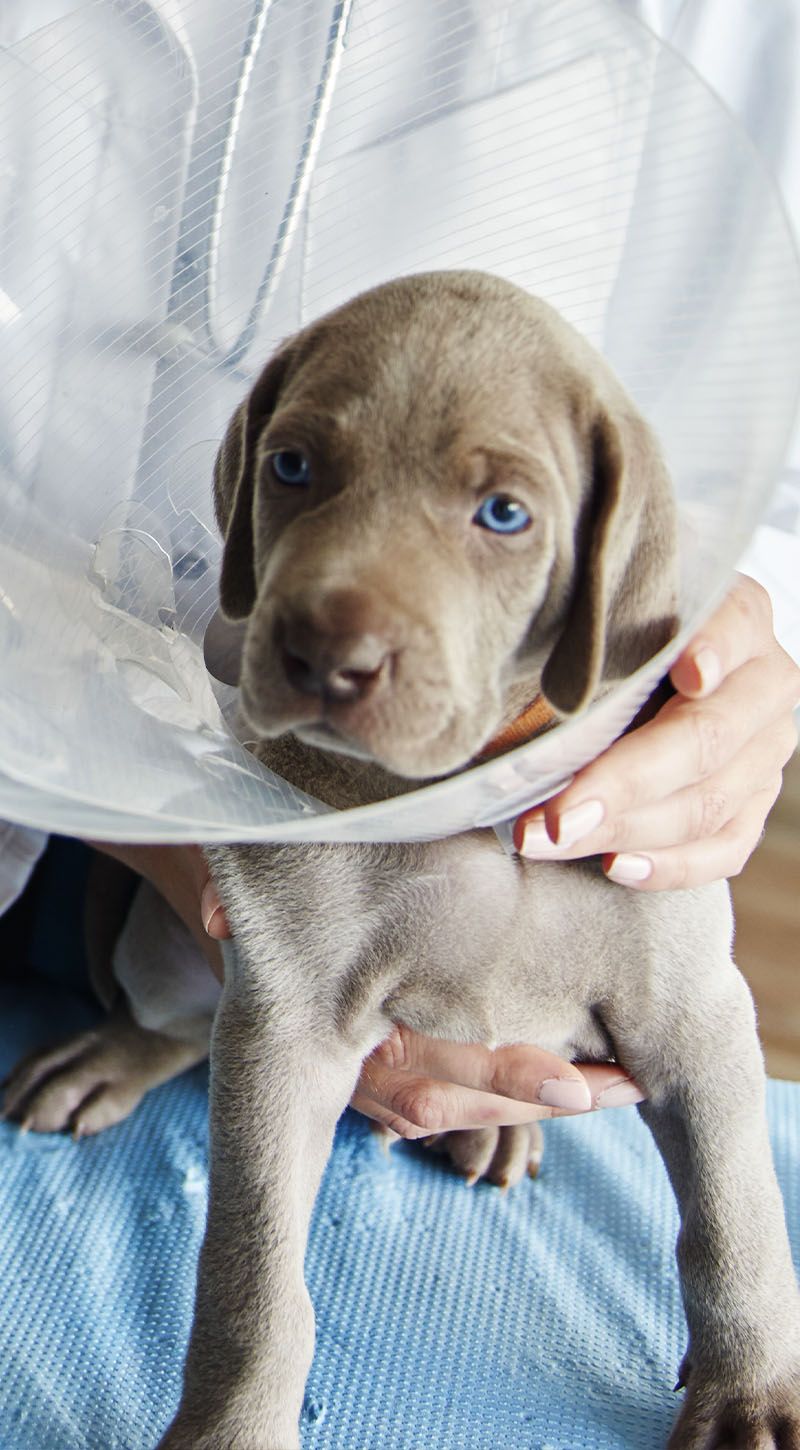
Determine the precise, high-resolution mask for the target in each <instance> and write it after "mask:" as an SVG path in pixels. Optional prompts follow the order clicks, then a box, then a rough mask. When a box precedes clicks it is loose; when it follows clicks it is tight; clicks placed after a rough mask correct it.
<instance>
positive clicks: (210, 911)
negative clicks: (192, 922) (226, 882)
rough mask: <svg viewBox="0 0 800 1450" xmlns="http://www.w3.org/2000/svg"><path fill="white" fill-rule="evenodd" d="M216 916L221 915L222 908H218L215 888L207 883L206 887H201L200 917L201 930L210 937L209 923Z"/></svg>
mask: <svg viewBox="0 0 800 1450" xmlns="http://www.w3.org/2000/svg"><path fill="white" fill-rule="evenodd" d="M217 915H220V916H221V915H222V907H221V906H220V903H219V898H218V896H217V893H216V889H215V887H213V886H212V885H211V882H209V883H208V885H207V886H204V887H203V892H202V895H201V897H200V916H201V918H202V922H203V930H204V931H205V932H206V934H207V935H208V936H210V935H211V931H210V927H211V923H212V921H213V920H214V918H215V917H216V916H217Z"/></svg>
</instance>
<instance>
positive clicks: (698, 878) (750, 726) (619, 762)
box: [514, 574, 800, 891]
mask: <svg viewBox="0 0 800 1450" xmlns="http://www.w3.org/2000/svg"><path fill="white" fill-rule="evenodd" d="M670 678H671V680H672V683H673V685H674V687H675V689H676V691H677V694H675V695H674V696H673V697H672V698H671V699H670V700H668V701H667V703H666V704H665V705H664V706H663V707H662V709H661V710H660V711H659V712H658V714H657V715H656V716H655V717H654V718H653V719H652V720H650V721H649V722H648V723H647V724H646V725H642V726H641V727H639V728H638V729H636V730H632V731H631V732H630V734H628V735H624V736H623V737H622V738H621V739H620V740H617V741H616V742H615V743H614V744H613V745H612V746H611V747H610V748H609V749H608V750H607V751H605V753H604V754H603V755H601V756H599V757H598V758H597V760H595V761H593V762H592V763H591V764H590V765H588V766H586V768H585V769H584V770H581V771H580V772H579V773H578V774H577V775H576V776H575V778H574V780H573V781H572V782H571V783H570V784H569V786H567V787H566V789H565V790H563V791H561V792H560V793H559V794H558V795H556V796H553V797H552V798H551V799H550V800H549V801H547V802H545V804H544V805H543V806H537V807H536V809H535V810H532V811H528V812H526V813H525V814H524V815H522V816H520V817H519V819H518V820H517V822H516V823H515V827H514V841H515V845H516V846H517V849H518V850H519V851H520V854H521V855H523V856H526V857H528V858H531V859H537V860H547V861H551V860H555V861H563V860H572V859H574V858H575V857H580V856H594V855H600V854H602V855H603V868H604V870H605V872H606V874H607V875H608V876H609V877H610V878H611V880H612V881H616V882H618V883H620V884H621V885H624V886H632V887H635V888H636V889H638V890H643V891H661V890H672V889H674V888H676V887H683V886H703V885H705V884H706V883H707V882H709V881H715V880H718V879H719V878H720V877H724V876H735V875H737V874H738V873H739V872H740V871H741V869H742V867H743V866H744V864H745V862H746V861H747V859H748V857H749V856H750V854H751V852H752V851H753V850H754V848H755V847H756V845H757V844H758V841H759V839H760V837H761V832H762V830H763V827H764V822H765V820H766V817H767V814H768V812H769V810H770V808H771V807H772V805H773V804H774V801H775V799H776V796H777V795H778V792H779V790H780V787H781V779H782V771H783V767H784V765H785V764H786V762H787V760H788V759H789V757H790V755H791V754H792V751H793V750H794V747H795V745H796V743H797V730H796V727H795V724H794V720H793V716H792V711H793V709H794V707H795V706H796V705H797V704H798V702H799V701H800V670H798V668H797V666H796V665H795V664H794V662H793V661H792V660H791V659H790V657H789V656H788V655H787V654H786V652H785V651H784V650H783V649H781V647H780V645H779V644H778V642H777V640H776V639H775V635H774V633H773V629H772V607H771V605H770V600H769V596H768V594H767V593H766V591H765V590H764V589H762V588H761V586H760V585H759V584H756V583H755V582H754V581H753V580H752V579H749V578H747V577H746V576H745V575H741V574H740V575H738V576H737V580H736V583H735V584H734V586H733V588H732V589H731V591H730V593H729V594H728V595H727V596H726V598H725V599H724V600H723V602H722V604H721V605H720V606H719V608H718V609H717V610H716V611H715V613H714V614H713V615H712V616H711V618H710V619H709V620H708V621H707V622H706V624H705V625H704V626H703V628H702V629H701V630H700V631H699V632H698V634H696V635H695V637H694V639H693V640H692V641H691V643H690V644H689V645H688V646H687V647H686V649H685V650H684V651H683V654H682V655H681V656H680V658H679V659H678V660H677V662H676V663H675V665H674V666H673V668H672V670H671V671H670Z"/></svg>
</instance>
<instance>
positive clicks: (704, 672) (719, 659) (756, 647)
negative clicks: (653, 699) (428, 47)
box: [670, 574, 775, 699]
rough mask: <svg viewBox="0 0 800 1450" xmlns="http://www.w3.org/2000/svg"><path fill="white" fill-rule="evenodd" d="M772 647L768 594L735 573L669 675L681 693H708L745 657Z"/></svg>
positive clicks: (747, 657)
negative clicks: (726, 592) (726, 590)
mask: <svg viewBox="0 0 800 1450" xmlns="http://www.w3.org/2000/svg"><path fill="white" fill-rule="evenodd" d="M774 646H775V636H774V633H773V627H772V604H771V602H770V597H769V595H768V593H767V591H766V589H763V588H762V586H761V585H760V584H757V583H756V581H755V580H754V579H750V578H748V576H747V575H746V574H739V575H737V578H736V582H735V583H734V585H733V587H732V589H731V590H730V592H729V593H728V594H727V595H726V596H725V598H724V599H723V601H722V603H721V604H720V605H719V607H718V608H717V609H716V610H715V611H714V613H713V614H712V615H711V617H710V618H709V619H708V620H706V623H705V624H704V625H703V627H702V629H700V630H698V632H697V634H696V635H695V636H694V638H693V639H692V640H690V642H689V644H688V645H687V646H686V649H685V650H684V651H683V653H682V654H681V655H680V656H679V658H678V659H677V660H676V662H675V664H674V665H673V667H672V669H671V671H670V678H671V680H672V683H673V685H674V686H675V688H676V690H678V691H679V692H680V693H681V694H683V695H688V696H691V697H692V698H695V699H696V698H700V697H702V696H705V695H709V694H711V693H712V692H713V691H714V690H715V689H716V688H717V686H718V685H719V684H720V682H721V681H722V680H723V679H725V678H726V676H727V675H729V674H731V673H732V672H733V670H735V669H738V668H739V666H740V665H742V664H744V663H745V662H746V661H747V660H749V659H752V658H753V657H754V656H756V655H760V654H765V653H766V652H768V651H769V650H770V649H771V648H774Z"/></svg>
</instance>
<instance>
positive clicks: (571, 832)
mask: <svg viewBox="0 0 800 1450" xmlns="http://www.w3.org/2000/svg"><path fill="white" fill-rule="evenodd" d="M604 815H605V806H604V805H603V802H602V801H583V802H582V803H581V805H579V806H572V807H571V808H570V810H568V811H565V812H564V814H563V816H561V817H560V819H559V822H558V844H559V846H574V845H575V842H576V841H582V840H583V838H584V836H588V835H589V832H590V831H593V830H594V829H595V827H596V826H599V825H600V822H601V821H602V819H603V816H604Z"/></svg>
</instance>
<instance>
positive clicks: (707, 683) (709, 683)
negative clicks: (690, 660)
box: [694, 645, 722, 694]
mask: <svg viewBox="0 0 800 1450" xmlns="http://www.w3.org/2000/svg"><path fill="white" fill-rule="evenodd" d="M694 664H695V669H696V670H697V673H698V676H699V678H700V689H701V690H702V691H703V692H704V694H711V691H712V690H716V688H717V685H718V684H719V682H720V680H721V679H722V665H721V664H720V661H719V655H718V654H717V652H716V650H714V649H712V648H711V646H710V645H703V647H702V649H699V650H698V651H697V654H696V655H695V657H694Z"/></svg>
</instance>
